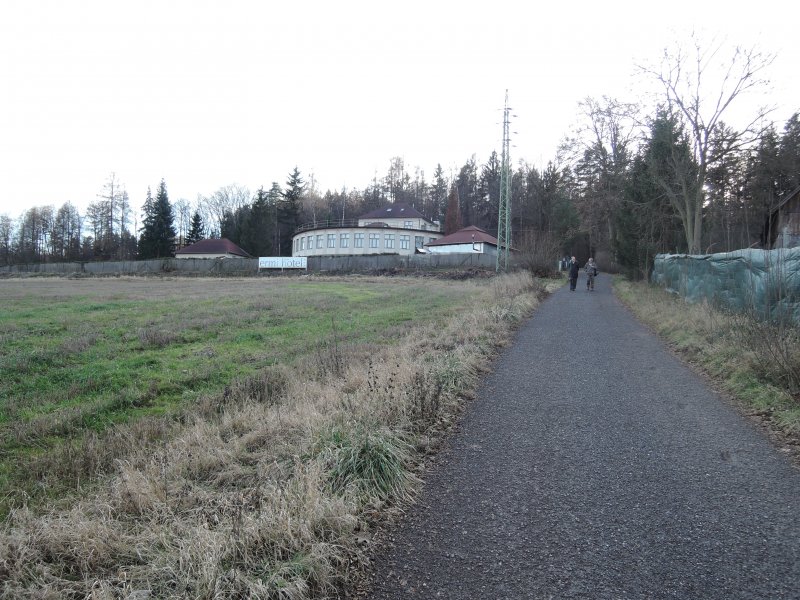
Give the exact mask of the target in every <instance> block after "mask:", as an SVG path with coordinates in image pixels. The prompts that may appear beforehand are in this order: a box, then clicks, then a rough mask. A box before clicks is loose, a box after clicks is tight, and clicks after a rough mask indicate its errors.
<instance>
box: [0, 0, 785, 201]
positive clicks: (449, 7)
mask: <svg viewBox="0 0 800 600" xmlns="http://www.w3.org/2000/svg"><path fill="white" fill-rule="evenodd" d="M538 4H539V3H534V2H530V0H526V1H520V2H508V1H502V0H498V1H495V2H482V3H474V2H470V1H469V0H462V1H459V2H438V1H436V0H427V1H418V0H412V1H408V0H406V1H404V2H381V1H379V0H371V1H364V2H355V1H350V0H338V1H335V2H334V1H330V0H327V1H312V0H291V1H288V0H287V1H281V2H267V1H264V0H260V1H255V0H254V1H242V0H224V1H218V2H217V1H213V0H206V1H202V0H157V1H153V0H135V1H116V0H22V1H18V0H3V2H2V4H0V86H1V87H0V113H1V114H0V214H4V213H5V214H8V215H10V216H12V217H16V216H19V215H20V214H21V213H22V212H23V211H24V210H25V209H27V208H28V207H30V206H34V205H47V204H51V205H54V206H56V207H58V206H60V205H61V204H63V203H64V202H66V201H71V202H73V203H74V204H76V205H77V206H79V207H80V208H81V210H82V211H83V210H84V208H85V206H86V205H87V204H88V203H89V202H92V201H94V200H96V198H97V195H98V194H100V193H101V192H102V190H103V185H104V183H105V182H106V181H107V180H108V178H109V175H110V173H112V172H113V173H115V174H116V176H117V179H118V180H119V181H120V182H121V183H122V184H124V186H125V188H126V189H127V191H128V194H129V196H130V199H131V202H132V204H133V205H134V206H135V207H140V206H141V204H142V203H143V202H144V198H145V195H146V191H147V187H148V186H151V187H152V188H153V190H155V188H156V187H157V185H158V183H159V181H160V180H161V179H162V178H163V179H164V180H165V181H166V183H167V190H168V193H169V197H170V199H171V200H172V201H175V200H178V199H180V198H184V199H186V200H189V201H190V202H194V201H195V199H196V198H197V195H198V194H203V195H208V194H211V193H212V192H214V191H215V190H216V189H218V188H220V187H222V186H225V185H229V184H232V183H237V184H240V185H244V186H247V187H248V188H250V190H251V191H255V190H256V189H258V187H259V186H261V185H263V186H264V187H265V188H269V187H270V185H271V182H272V181H278V182H279V183H280V184H281V185H282V186H283V184H284V183H285V181H286V179H287V175H288V173H289V172H290V171H291V170H292V169H293V168H294V167H295V165H296V166H297V167H298V168H299V169H300V171H301V173H302V174H303V175H304V176H305V177H306V178H308V177H309V176H310V175H311V174H313V176H314V178H315V180H316V182H317V186H318V187H319V188H320V189H321V190H322V191H324V190H326V189H341V188H342V187H343V186H346V187H347V188H354V187H355V188H359V189H361V188H364V187H365V186H366V185H368V183H369V182H370V181H371V180H372V178H373V176H375V175H376V174H377V176H378V177H383V176H384V175H385V174H386V172H387V170H388V166H389V160H390V159H391V157H393V156H401V157H403V158H404V160H405V164H406V168H407V170H408V171H409V172H410V173H411V174H412V176H413V173H414V169H415V168H416V167H419V168H421V169H422V170H424V172H425V175H426V178H427V179H428V180H429V181H430V179H431V177H432V175H433V171H434V169H435V167H436V164H437V163H441V164H442V167H443V168H444V169H445V172H446V173H447V174H448V175H450V174H451V173H452V172H453V171H457V169H458V168H460V166H461V165H463V164H464V162H465V161H466V160H468V159H469V158H470V156H472V155H473V154H475V155H476V156H477V159H478V161H479V162H484V161H485V160H486V158H487V157H488V155H489V153H490V152H491V151H492V150H498V151H499V150H500V142H501V137H502V126H501V118H502V107H503V100H504V93H505V90H506V89H508V92H509V98H510V105H511V106H512V107H513V109H514V113H515V114H516V115H518V117H517V119H516V120H515V122H514V125H513V129H514V130H515V131H517V134H516V135H515V137H514V140H513V143H514V145H515V147H514V148H513V149H512V160H513V161H514V162H515V163H516V162H517V161H518V160H519V159H525V160H526V161H528V162H529V163H532V164H534V165H536V166H541V165H544V164H546V162H547V161H548V160H550V159H552V158H553V157H554V156H555V152H556V147H557V145H558V142H559V141H560V139H561V138H562V137H563V136H564V134H566V133H568V131H569V129H570V127H572V126H573V125H574V124H575V122H576V120H577V110H576V106H577V103H578V102H579V101H580V100H581V99H583V98H585V97H587V96H592V97H596V98H599V97H601V96H603V95H608V96H613V97H617V98H619V99H621V100H638V99H641V97H642V95H643V94H644V90H645V89H646V84H647V83H648V82H645V81H643V80H642V79H641V77H639V78H638V79H637V78H635V77H632V74H633V72H634V66H635V64H637V63H643V62H652V63H654V62H657V60H658V56H659V54H660V52H661V50H663V48H664V47H666V46H669V45H671V44H672V43H673V42H674V40H675V39H677V38H678V37H680V36H682V35H685V34H687V33H688V32H689V31H690V30H692V29H695V30H697V31H700V32H701V33H703V34H704V35H707V36H714V35H716V36H717V37H718V38H720V37H725V38H726V39H728V40H729V41H730V42H731V43H741V44H744V45H753V44H758V46H759V47H760V48H761V49H762V50H764V51H767V52H773V53H776V54H777V59H776V60H775V62H774V64H773V65H772V67H771V68H770V70H769V73H768V75H769V76H770V79H771V80H772V82H773V84H772V92H771V94H770V95H769V97H767V98H763V102H760V103H773V104H776V105H777V110H776V112H775V113H774V114H773V119H774V120H775V121H776V122H778V123H779V124H780V126H782V122H783V121H785V120H786V119H787V118H788V117H789V116H790V115H791V114H792V113H794V112H796V111H798V110H800V77H799V76H798V71H797V68H798V65H800V44H798V43H797V40H796V31H795V29H796V24H797V21H798V19H797V17H798V16H800V9H798V5H797V4H795V3H793V2H789V3H783V2H781V3H778V2H777V0H775V1H773V0H768V1H761V2H758V3H755V4H753V3H747V7H748V9H747V10H745V9H744V8H740V4H739V3H732V2H701V1H698V0H692V1H691V2H689V1H685V0H680V1H674V0H673V1H671V2H668V3H650V4H648V3H642V2H641V1H636V2H621V1H617V2H614V1H610V2H604V3H600V2H596V1H592V2H582V1H573V2H551V3H548V7H546V8H543V7H540V6H538ZM743 5H744V4H742V6H743ZM756 11H757V12H756ZM760 100H761V99H760ZM734 125H735V124H734Z"/></svg>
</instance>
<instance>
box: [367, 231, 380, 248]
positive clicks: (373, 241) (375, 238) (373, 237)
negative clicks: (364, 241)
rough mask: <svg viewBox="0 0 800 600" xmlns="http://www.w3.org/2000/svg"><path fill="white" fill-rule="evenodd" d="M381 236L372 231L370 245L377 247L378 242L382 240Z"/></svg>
mask: <svg viewBox="0 0 800 600" xmlns="http://www.w3.org/2000/svg"><path fill="white" fill-rule="evenodd" d="M380 239H381V236H380V234H377V233H370V234H369V247H370V248H377V247H378V242H379V241H380Z"/></svg>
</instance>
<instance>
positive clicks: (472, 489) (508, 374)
mask: <svg viewBox="0 0 800 600" xmlns="http://www.w3.org/2000/svg"><path fill="white" fill-rule="evenodd" d="M596 283H597V289H596V291H594V292H591V293H589V292H587V291H586V288H585V280H584V279H583V277H581V279H580V280H579V281H578V290H577V291H576V292H570V291H569V289H568V286H565V287H564V288H562V289H560V290H559V291H558V292H557V293H555V294H554V295H553V296H552V297H551V298H549V299H548V300H547V301H546V302H545V303H544V304H543V305H542V306H541V307H540V308H539V309H538V310H537V312H536V313H535V315H534V316H533V318H532V319H530V320H529V321H528V322H527V323H526V324H525V326H524V327H523V328H522V329H521V330H520V331H519V333H518V334H517V338H516V341H515V343H514V344H513V346H511V347H509V348H508V349H507V351H506V352H505V353H504V355H503V356H502V357H501V358H500V359H499V360H498V361H497V363H496V365H495V371H494V372H493V373H492V374H491V375H490V376H489V377H487V379H486V381H485V382H484V385H483V386H482V388H481V390H480V391H479V396H478V398H477V399H476V401H475V402H474V403H473V404H472V405H471V407H470V409H469V411H468V413H467V414H466V415H465V417H464V420H463V422H462V425H461V427H460V429H459V431H458V432H457V433H456V434H455V435H454V436H453V439H452V440H451V442H450V443H449V444H448V446H447V448H445V450H443V452H442V454H441V455H440V456H439V457H438V460H437V461H436V465H435V466H434V467H433V468H432V469H431V471H430V472H429V473H428V474H427V477H426V484H425V487H424V489H423V491H422V493H421V494H420V497H419V500H418V503H417V504H416V505H415V506H414V507H413V508H412V509H410V510H409V514H408V516H407V517H406V518H405V519H404V521H403V522H402V524H401V525H400V526H399V527H398V528H397V529H396V530H394V531H393V532H390V533H389V538H390V540H389V543H388V544H387V548H386V549H385V550H384V551H382V552H381V554H379V555H378V556H377V557H376V559H375V561H374V569H375V575H374V578H373V581H372V596H371V597H372V598H374V599H375V600H378V599H380V600H387V599H393V598H409V597H417V598H464V599H466V598H469V599H493V600H494V599H500V598H509V599H518V598H591V599H600V598H614V599H616V598H681V599H701V598H702V599H706V598H720V599H722V598H724V599H726V600H729V599H733V598H753V599H756V598H757V599H767V598H769V599H776V598H800V472H799V471H798V470H797V469H795V468H794V467H792V466H791V465H790V463H789V461H788V459H786V458H785V457H784V456H783V455H782V454H781V453H780V452H778V451H777V450H776V449H775V448H774V447H773V446H771V445H770V443H769V442H768V441H767V440H766V439H765V437H764V436H763V435H762V434H761V433H760V432H759V431H758V430H757V429H756V428H755V427H754V426H753V425H752V424H751V423H750V422H748V421H747V420H746V419H745V418H743V417H741V416H740V415H738V414H737V413H736V412H735V410H733V409H732V408H731V407H730V406H729V405H728V404H726V402H725V401H724V400H723V399H721V398H720V397H719V396H717V395H716V394H715V393H714V392H713V391H711V390H710V389H709V388H708V387H707V386H706V385H705V384H704V382H703V381H702V380H701V379H700V378H699V377H698V376H696V375H695V374H694V373H693V372H692V371H690V370H689V369H687V368H686V367H685V366H683V365H682V364H681V363H680V362H679V361H678V360H677V359H676V358H674V357H673V356H672V355H671V354H670V353H669V352H668V351H667V350H666V349H665V348H664V347H663V345H662V344H661V343H660V342H659V341H658V340H657V339H656V338H655V337H654V336H653V335H652V334H650V333H649V332H648V331H647V330H646V329H645V328H644V327H642V326H641V325H639V324H638V323H637V322H636V321H635V320H634V319H633V318H632V317H631V316H630V314H629V313H628V312H627V311H626V310H625V309H624V308H623V307H622V306H621V305H620V303H619V302H618V301H617V300H616V299H615V298H614V296H613V294H612V292H611V289H610V281H609V278H608V277H604V276H603V275H601V276H600V277H598V278H597V282H596ZM581 286H583V287H581Z"/></svg>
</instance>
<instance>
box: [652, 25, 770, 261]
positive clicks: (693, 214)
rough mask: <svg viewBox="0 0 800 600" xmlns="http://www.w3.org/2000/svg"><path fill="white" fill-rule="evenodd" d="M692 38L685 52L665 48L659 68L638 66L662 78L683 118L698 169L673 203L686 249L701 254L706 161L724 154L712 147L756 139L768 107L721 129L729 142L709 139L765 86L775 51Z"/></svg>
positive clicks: (729, 147)
mask: <svg viewBox="0 0 800 600" xmlns="http://www.w3.org/2000/svg"><path fill="white" fill-rule="evenodd" d="M691 41H692V44H693V47H692V48H691V49H690V50H689V51H686V50H685V49H684V48H682V47H680V46H679V47H677V48H675V49H665V50H664V55H663V57H662V60H661V64H660V66H659V67H658V68H652V67H645V66H641V67H640V69H641V71H642V72H644V73H645V74H647V75H649V76H652V77H654V78H655V79H656V80H657V81H658V83H660V85H661V87H662V88H663V92H664V94H665V100H666V104H667V106H668V107H669V109H670V111H671V112H672V111H676V112H678V113H680V114H681V115H682V116H683V119H684V120H685V125H686V128H687V130H688V134H689V139H690V141H691V145H692V152H693V156H694V160H695V162H696V164H697V168H696V169H695V170H693V172H694V176H693V177H694V181H691V182H689V181H687V182H685V185H684V186H683V187H684V188H685V190H686V193H684V194H680V195H677V196H675V197H674V198H673V207H674V208H675V210H676V212H677V213H678V215H679V216H680V219H681V221H682V223H683V228H684V233H685V235H686V243H687V246H688V248H689V252H691V253H699V252H700V251H701V243H702V234H703V206H704V203H705V191H706V190H705V188H706V182H707V175H708V170H709V166H710V165H712V164H714V163H716V162H717V161H719V160H721V159H722V158H723V155H722V154H719V153H717V152H715V151H714V149H715V148H717V149H722V150H723V152H729V151H734V150H737V149H739V148H741V147H743V146H745V145H747V144H749V143H751V142H752V141H753V140H755V139H757V137H758V136H759V135H760V132H761V131H762V130H763V125H762V124H763V123H764V117H766V115H767V114H768V113H769V112H770V110H771V109H769V108H760V109H758V110H757V111H755V113H754V114H753V115H752V118H751V119H749V122H748V123H747V125H746V126H745V127H744V128H743V129H741V130H740V131H733V130H725V131H726V135H729V136H730V139H728V140H726V142H727V143H717V144H716V145H714V144H712V140H713V139H714V137H715V135H716V136H719V134H720V133H721V131H718V129H720V128H721V127H722V117H723V115H724V114H725V113H726V112H728V111H729V109H730V107H731V105H732V104H733V103H734V101H735V100H737V99H738V98H739V97H741V96H742V95H743V94H745V93H747V92H753V91H756V90H758V89H763V88H765V87H766V86H767V84H768V81H767V80H766V79H763V78H762V73H763V71H764V70H765V69H766V68H767V67H769V66H770V65H771V64H772V61H773V60H774V56H773V55H769V54H764V53H762V52H760V51H758V50H757V49H755V48H749V49H747V48H742V47H740V46H736V47H734V48H733V49H732V50H729V49H727V48H726V47H725V44H724V43H720V42H717V41H715V40H712V42H711V43H710V44H708V45H706V44H704V43H702V42H701V41H700V40H699V39H698V38H697V37H696V36H694V35H693V36H692V38H691ZM717 140H719V138H718V137H717Z"/></svg>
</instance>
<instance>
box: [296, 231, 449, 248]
mask: <svg viewBox="0 0 800 600" xmlns="http://www.w3.org/2000/svg"><path fill="white" fill-rule="evenodd" d="M337 235H338V237H339V248H349V247H350V234H349V233H339V234H336V233H328V234H323V233H320V234H317V235H316V236H314V235H304V236H302V237H299V238H295V240H294V251H295V252H302V251H303V250H314V248H316V249H318V250H321V249H323V248H336V237H337ZM352 235H353V248H364V242H365V241H366V242H367V243H368V244H369V246H368V247H369V248H380V247H381V245H380V242H381V234H380V233H370V234H369V237H368V238H366V240H365V234H364V233H361V232H359V233H354V234H352ZM396 237H397V238H399V242H400V250H409V249H410V244H411V236H410V235H400V236H395V234H394V233H385V234H383V248H384V249H386V250H394V248H395V238H396ZM435 239H436V238H429V239H428V241H429V242H432V241H434V240H435ZM424 243H425V238H424V237H423V236H421V235H415V236H414V247H415V248H422V245H423V244H424Z"/></svg>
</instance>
